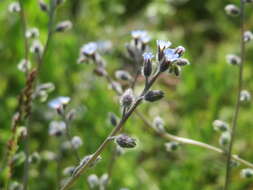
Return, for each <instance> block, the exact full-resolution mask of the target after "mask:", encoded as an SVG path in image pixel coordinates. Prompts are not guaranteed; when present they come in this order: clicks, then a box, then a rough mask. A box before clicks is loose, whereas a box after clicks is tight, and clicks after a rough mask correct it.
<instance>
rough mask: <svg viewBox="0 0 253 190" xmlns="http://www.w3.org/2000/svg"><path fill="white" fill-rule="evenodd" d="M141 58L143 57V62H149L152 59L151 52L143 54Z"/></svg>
mask: <svg viewBox="0 0 253 190" xmlns="http://www.w3.org/2000/svg"><path fill="white" fill-rule="evenodd" d="M142 56H143V59H144V62H146V61H148V60H151V59H152V58H153V57H154V55H153V53H151V52H145V53H143V55H142Z"/></svg>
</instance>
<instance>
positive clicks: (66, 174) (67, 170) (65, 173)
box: [62, 166, 75, 176]
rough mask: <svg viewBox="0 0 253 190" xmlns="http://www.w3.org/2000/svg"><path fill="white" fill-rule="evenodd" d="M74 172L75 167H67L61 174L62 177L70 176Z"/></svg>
mask: <svg viewBox="0 0 253 190" xmlns="http://www.w3.org/2000/svg"><path fill="white" fill-rule="evenodd" d="M74 171H75V166H69V167H66V168H64V170H63V172H62V173H63V175H64V176H71V175H72V174H73V172H74Z"/></svg>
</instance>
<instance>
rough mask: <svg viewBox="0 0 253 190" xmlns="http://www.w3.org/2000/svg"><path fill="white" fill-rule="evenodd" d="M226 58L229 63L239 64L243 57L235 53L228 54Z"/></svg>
mask: <svg viewBox="0 0 253 190" xmlns="http://www.w3.org/2000/svg"><path fill="white" fill-rule="evenodd" d="M226 60H227V63H228V64H231V65H239V64H241V58H240V57H239V56H237V55H234V54H228V55H227V56H226Z"/></svg>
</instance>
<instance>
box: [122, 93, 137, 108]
mask: <svg viewBox="0 0 253 190" xmlns="http://www.w3.org/2000/svg"><path fill="white" fill-rule="evenodd" d="M133 102H134V94H133V90H132V89H130V88H129V89H127V90H126V91H125V92H124V94H123V95H122V96H121V98H120V104H121V106H122V107H126V108H128V107H130V106H131V105H132V103H133Z"/></svg>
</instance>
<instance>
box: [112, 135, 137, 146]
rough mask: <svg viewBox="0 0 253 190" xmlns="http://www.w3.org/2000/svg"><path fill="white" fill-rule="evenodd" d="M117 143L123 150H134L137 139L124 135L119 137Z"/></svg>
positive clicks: (116, 139)
mask: <svg viewBox="0 0 253 190" xmlns="http://www.w3.org/2000/svg"><path fill="white" fill-rule="evenodd" d="M115 141H116V143H117V144H118V145H119V146H120V147H122V148H134V147H135V146H136V139H134V138H132V137H129V136H127V135H124V134H121V135H118V136H117V137H116V138H115Z"/></svg>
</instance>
